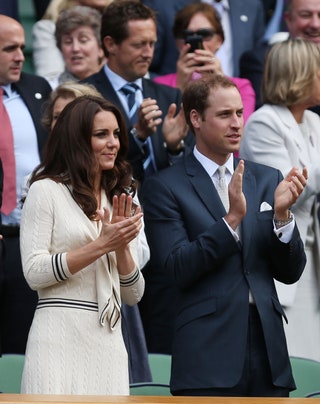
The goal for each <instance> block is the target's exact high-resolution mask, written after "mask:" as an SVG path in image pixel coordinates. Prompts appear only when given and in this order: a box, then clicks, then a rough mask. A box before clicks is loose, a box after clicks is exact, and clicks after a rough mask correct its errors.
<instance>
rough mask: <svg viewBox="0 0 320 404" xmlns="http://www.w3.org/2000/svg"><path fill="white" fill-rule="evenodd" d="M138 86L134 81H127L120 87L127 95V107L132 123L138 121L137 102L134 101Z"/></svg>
mask: <svg viewBox="0 0 320 404" xmlns="http://www.w3.org/2000/svg"><path fill="white" fill-rule="evenodd" d="M138 89H139V86H138V85H137V84H135V83H127V84H125V85H124V86H123V87H122V88H121V91H122V92H123V94H124V95H125V96H126V97H127V102H128V107H129V120H130V122H131V124H132V125H134V124H135V123H137V121H138V107H139V106H138V103H137V102H136V92H137V90H138Z"/></svg>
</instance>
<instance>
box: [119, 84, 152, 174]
mask: <svg viewBox="0 0 320 404" xmlns="http://www.w3.org/2000/svg"><path fill="white" fill-rule="evenodd" d="M138 89H139V86H138V85H137V84H135V83H127V84H125V85H124V86H123V87H122V88H121V91H122V92H123V94H124V95H125V96H126V97H127V103H128V110H129V115H128V117H129V120H130V123H131V125H132V126H133V125H134V124H135V123H137V121H138V110H139V104H138V102H137V101H136V92H137V90H138ZM142 150H143V152H144V157H145V158H144V162H143V170H144V173H145V176H146V177H147V176H149V175H151V174H153V173H154V172H155V171H156V169H155V163H154V158H152V143H151V138H150V136H149V137H148V138H147V141H146V143H145V144H144V145H143V146H142Z"/></svg>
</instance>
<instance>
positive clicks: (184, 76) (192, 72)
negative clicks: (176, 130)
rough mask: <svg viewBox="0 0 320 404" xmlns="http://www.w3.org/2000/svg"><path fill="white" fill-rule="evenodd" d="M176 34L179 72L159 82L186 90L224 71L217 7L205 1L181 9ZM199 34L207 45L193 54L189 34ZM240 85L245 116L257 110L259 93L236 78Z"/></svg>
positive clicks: (221, 32)
mask: <svg viewBox="0 0 320 404" xmlns="http://www.w3.org/2000/svg"><path fill="white" fill-rule="evenodd" d="M173 34H174V37H175V40H176V45H177V48H178V49H179V51H180V56H179V59H178V62H177V72H176V73H172V74H168V75H165V76H158V77H156V78H155V79H154V81H156V82H157V83H162V84H167V85H170V86H172V87H178V88H180V90H181V91H183V90H184V88H185V87H186V85H187V84H188V82H189V81H190V80H192V79H196V78H199V77H201V76H204V75H211V74H213V73H216V74H217V73H218V74H223V72H222V68H221V64H220V61H219V59H218V58H217V57H216V56H215V54H216V52H217V51H218V49H219V48H220V46H221V45H222V44H223V41H224V32H223V28H222V25H221V22H220V19H219V16H218V14H217V12H216V10H215V9H214V8H213V7H212V6H210V5H209V4H205V3H195V4H189V5H187V6H186V7H184V8H183V9H182V10H180V11H178V13H177V14H176V17H175V21H174V25H173ZM195 34H198V35H200V36H201V37H202V41H203V48H204V49H197V50H196V51H195V52H194V53H193V52H192V53H190V52H189V51H190V44H188V43H185V40H186V37H187V36H190V35H195ZM231 80H232V81H233V82H234V83H235V84H236V85H237V86H238V88H239V91H240V94H241V97H242V101H243V104H244V119H245V121H246V120H247V119H248V117H249V115H250V114H251V113H252V112H253V111H254V109H255V93H254V90H253V88H252V85H251V83H250V81H249V80H246V79H241V78H236V77H232V78H231Z"/></svg>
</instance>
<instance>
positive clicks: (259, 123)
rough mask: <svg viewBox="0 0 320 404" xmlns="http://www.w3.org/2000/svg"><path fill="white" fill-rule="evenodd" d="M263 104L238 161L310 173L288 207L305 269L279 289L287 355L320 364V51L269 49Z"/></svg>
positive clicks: (296, 46)
mask: <svg viewBox="0 0 320 404" xmlns="http://www.w3.org/2000/svg"><path fill="white" fill-rule="evenodd" d="M262 101H263V106H262V107H261V108H259V109H258V110H257V111H255V112H254V113H253V114H252V115H251V117H250V118H249V120H248V122H247V124H246V126H245V129H244V136H243V140H242V143H241V147H240V156H241V158H246V159H248V160H252V161H255V162H258V163H262V164H265V165H269V166H272V167H275V168H277V169H279V170H280V171H281V172H282V174H283V175H284V176H286V175H287V174H288V172H289V171H290V168H291V167H292V166H295V167H298V168H299V169H302V168H304V167H306V168H307V170H308V181H307V185H306V188H305V190H304V191H303V193H302V194H301V196H300V199H299V202H297V203H295V204H294V205H293V206H292V207H291V211H292V212H293V214H294V216H295V218H296V221H297V225H298V228H299V231H300V235H301V239H302V241H303V242H304V246H305V251H306V255H307V265H306V268H305V270H304V273H303V275H302V277H301V279H300V280H299V282H297V283H295V284H294V285H290V286H289V285H283V284H281V285H280V284H278V285H277V287H278V295H279V300H280V303H281V304H282V305H283V306H284V307H285V310H286V314H287V317H288V324H285V332H286V337H287V342H288V350H289V354H290V355H292V356H302V357H306V358H310V359H314V360H318V361H319V360H320V345H319V343H318V341H319V339H320V308H319V273H320V272H319V271H320V267H319V260H320V253H319V251H320V237H319V234H320V233H319V231H320V228H319V222H318V218H317V207H318V202H317V193H319V192H320V182H319V178H320V159H319V156H320V136H319V133H318V132H319V127H320V118H319V116H318V115H317V114H316V113H314V112H312V111H309V110H308V108H309V107H311V106H314V105H318V104H320V48H319V47H318V46H317V45H316V44H314V43H313V42H312V41H307V40H304V39H301V38H299V39H298V38H295V39H289V40H287V41H284V42H280V43H277V44H275V45H273V47H272V48H271V49H270V51H269V53H268V55H267V58H266V62H265V69H264V74H263V81H262Z"/></svg>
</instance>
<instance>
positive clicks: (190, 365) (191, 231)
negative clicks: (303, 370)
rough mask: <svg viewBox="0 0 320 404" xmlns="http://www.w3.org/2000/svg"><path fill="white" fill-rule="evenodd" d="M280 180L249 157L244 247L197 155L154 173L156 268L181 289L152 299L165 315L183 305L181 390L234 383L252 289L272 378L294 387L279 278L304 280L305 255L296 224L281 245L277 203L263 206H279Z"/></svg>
mask: <svg viewBox="0 0 320 404" xmlns="http://www.w3.org/2000/svg"><path fill="white" fill-rule="evenodd" d="M236 163H237V162H236ZM281 179H282V175H281V173H280V171H278V170H275V169H273V168H269V167H266V166H263V165H259V164H255V163H251V162H249V161H246V162H245V172H244V176H243V192H244V194H245V197H246V202H247V213H246V215H245V217H244V219H243V221H242V224H241V245H240V244H239V243H238V242H236V241H235V239H234V237H233V235H232V234H231V232H230V231H229V229H228V227H227V226H226V224H225V222H224V220H223V219H222V218H223V216H225V214H226V212H225V210H224V207H223V205H222V203H221V200H220V198H219V196H218V193H217V191H216V189H215V187H214V184H213V182H212V179H211V178H210V177H209V176H208V174H207V172H206V171H205V170H204V168H203V167H202V166H201V164H200V163H199V162H198V161H197V160H196V159H195V157H194V155H193V154H189V155H188V156H186V158H185V159H184V161H182V162H181V163H179V164H176V165H174V166H173V167H170V168H169V169H167V170H163V171H162V172H160V173H159V174H158V175H155V176H153V177H151V178H149V179H147V180H146V182H145V184H144V188H143V195H142V202H143V207H144V219H145V224H146V234H147V239H148V242H149V245H150V250H151V265H150V270H153V269H154V268H155V269H154V270H155V272H158V273H157V274H156V275H155V276H157V280H158V282H162V286H163V288H170V287H171V290H172V293H171V300H169V299H168V300H166V301H162V300H161V299H162V296H161V295H159V296H156V297H155V301H154V302H153V304H154V305H156V306H157V307H156V308H155V310H157V313H158V314H160V313H162V314H161V315H162V316H163V318H162V320H163V323H165V321H168V317H167V315H169V317H170V312H172V311H173V310H174V308H175V307H176V318H175V319H174V323H175V324H174V341H173V349H172V374H171V390H172V391H175V390H181V389H203V388H215V387H220V388H223V387H226V388H227V387H232V386H234V385H235V384H236V383H237V382H238V381H239V379H240V376H241V374H242V370H243V366H244V360H245V352H246V346H247V331H248V316H249V289H250V291H251V293H252V295H253V298H254V301H255V304H256V306H257V309H258V312H259V315H260V318H261V322H262V328H263V333H264V338H265V343H266V347H267V352H268V357H269V361H270V367H271V373H272V379H273V383H274V384H275V385H276V386H281V387H285V388H289V389H292V388H294V387H295V384H294V380H293V377H292V373H291V367H290V362H289V358H288V352H287V347H286V340H285V334H284V330H283V318H285V313H284V311H283V309H282V307H281V305H280V303H279V300H278V297H277V293H276V290H275V286H274V281H273V278H275V279H277V280H279V281H281V282H284V283H294V282H296V281H297V280H298V279H299V277H300V276H301V274H302V272H303V269H304V266H305V262H306V257H305V253H304V247H303V243H302V241H301V239H300V235H299V231H298V229H297V227H295V229H294V233H293V237H292V240H291V242H290V243H288V244H285V243H282V242H281V241H280V240H279V239H278V238H277V236H276V235H275V234H274V231H273V213H274V212H273V210H265V211H264V210H263V211H261V203H262V202H267V203H268V204H269V205H270V207H273V206H274V190H275V188H276V187H277V185H278V183H279V182H280V181H281ZM175 296H177V297H175ZM154 320H155V321H158V322H159V321H160V320H159V318H155V319H154ZM169 320H170V318H169Z"/></svg>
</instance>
